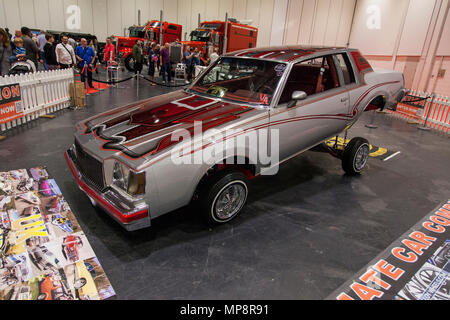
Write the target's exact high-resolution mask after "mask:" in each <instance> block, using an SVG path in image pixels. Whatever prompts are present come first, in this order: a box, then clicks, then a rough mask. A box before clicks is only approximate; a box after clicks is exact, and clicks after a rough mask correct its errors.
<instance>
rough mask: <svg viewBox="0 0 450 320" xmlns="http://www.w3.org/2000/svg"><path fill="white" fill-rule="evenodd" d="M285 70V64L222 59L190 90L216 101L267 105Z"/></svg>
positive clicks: (234, 58)
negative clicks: (224, 100) (223, 100)
mask: <svg viewBox="0 0 450 320" xmlns="http://www.w3.org/2000/svg"><path fill="white" fill-rule="evenodd" d="M285 70H286V64H285V63H279V62H273V61H266V60H258V59H245V58H237V57H223V58H221V59H219V61H218V62H217V64H216V65H215V66H214V67H213V68H212V69H210V70H209V71H208V72H206V73H204V74H202V75H201V76H200V78H199V79H198V81H197V82H196V83H195V85H194V86H193V87H192V89H193V90H195V91H197V92H200V93H204V94H207V95H210V96H215V97H219V98H225V99H230V100H235V101H239V102H245V103H250V104H258V105H270V104H271V102H272V99H273V96H274V94H275V91H276V89H277V86H278V83H279V81H280V79H281V77H282V76H283V73H284V72H285Z"/></svg>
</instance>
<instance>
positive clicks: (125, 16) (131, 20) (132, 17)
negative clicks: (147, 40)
mask: <svg viewBox="0 0 450 320" xmlns="http://www.w3.org/2000/svg"><path fill="white" fill-rule="evenodd" d="M120 5H121V11H122V27H124V28H127V30H128V28H129V27H130V26H132V25H135V24H136V25H137V10H136V2H135V1H134V0H132V1H130V0H121V3H120Z"/></svg>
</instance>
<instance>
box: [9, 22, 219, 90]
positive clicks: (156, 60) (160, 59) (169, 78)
mask: <svg viewBox="0 0 450 320" xmlns="http://www.w3.org/2000/svg"><path fill="white" fill-rule="evenodd" d="M176 44H179V45H181V43H180V42H179V41H178V40H177V41H176ZM170 46H171V44H169V43H166V44H165V45H164V46H162V47H161V46H160V45H159V44H157V43H155V42H153V43H151V44H149V46H148V47H146V48H144V43H143V41H142V40H136V43H135V45H134V47H133V50H132V55H133V60H134V71H135V73H138V72H139V73H142V69H143V65H144V60H145V56H144V55H145V54H147V55H148V56H147V58H148V59H147V60H148V75H149V77H150V80H152V82H151V85H156V84H155V83H154V79H155V72H156V71H158V74H159V76H160V77H161V78H162V82H163V83H166V82H169V83H171V82H173V75H172V65H171V61H170ZM144 49H146V50H144ZM115 51H116V49H115V46H114V44H113V43H112V38H111V37H108V38H106V45H105V48H104V56H103V62H104V63H111V64H112V63H115V58H116V57H115ZM144 52H145V53H144ZM98 53H99V47H98V41H97V39H96V37H95V36H94V37H93V38H92V39H90V41H89V42H88V41H87V40H86V39H85V38H82V39H81V40H80V41H79V43H77V42H76V41H75V40H74V39H72V38H71V37H69V36H68V35H66V34H62V36H61V39H60V41H59V43H57V42H56V41H55V38H54V36H53V35H52V34H50V33H46V32H45V31H41V32H40V34H38V35H36V34H32V32H31V31H30V29H29V28H27V27H22V28H21V29H20V30H16V31H15V34H14V35H12V34H10V33H9V30H8V29H7V28H5V29H2V28H0V75H1V76H4V75H7V74H9V73H10V70H11V69H13V67H14V66H15V65H16V64H17V63H21V62H22V63H27V64H28V65H29V66H30V70H29V71H28V72H36V71H37V70H39V69H40V70H57V69H67V68H73V67H76V68H78V69H79V70H80V71H82V72H80V75H81V81H82V82H86V83H87V85H88V86H89V87H91V88H93V83H92V73H93V72H97V73H98V69H97V68H96V65H97V62H98ZM218 57H219V54H218V48H217V47H215V48H214V50H213V52H212V53H211V54H210V57H209V58H208V59H207V60H206V61H205V60H204V59H203V58H202V53H201V52H200V51H199V50H198V48H191V47H189V46H186V47H185V49H184V52H183V56H182V61H180V62H181V63H184V64H185V70H186V71H185V82H186V83H190V82H191V81H192V79H193V78H194V74H195V67H196V66H197V65H201V64H202V62H203V63H205V62H206V63H207V64H209V63H213V62H214V61H215V60H217V59H218Z"/></svg>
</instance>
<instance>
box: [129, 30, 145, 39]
mask: <svg viewBox="0 0 450 320" xmlns="http://www.w3.org/2000/svg"><path fill="white" fill-rule="evenodd" d="M129 30H130V37H132V38H144V36H145V31H144V30H143V29H142V28H130V29H129Z"/></svg>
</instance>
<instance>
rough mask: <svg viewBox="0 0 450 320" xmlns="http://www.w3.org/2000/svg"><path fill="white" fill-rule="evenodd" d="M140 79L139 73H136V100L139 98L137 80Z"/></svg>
mask: <svg viewBox="0 0 450 320" xmlns="http://www.w3.org/2000/svg"><path fill="white" fill-rule="evenodd" d="M140 77H141V72H140V71H138V72H137V73H136V98H139V78H140Z"/></svg>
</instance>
